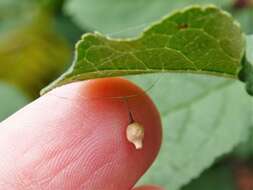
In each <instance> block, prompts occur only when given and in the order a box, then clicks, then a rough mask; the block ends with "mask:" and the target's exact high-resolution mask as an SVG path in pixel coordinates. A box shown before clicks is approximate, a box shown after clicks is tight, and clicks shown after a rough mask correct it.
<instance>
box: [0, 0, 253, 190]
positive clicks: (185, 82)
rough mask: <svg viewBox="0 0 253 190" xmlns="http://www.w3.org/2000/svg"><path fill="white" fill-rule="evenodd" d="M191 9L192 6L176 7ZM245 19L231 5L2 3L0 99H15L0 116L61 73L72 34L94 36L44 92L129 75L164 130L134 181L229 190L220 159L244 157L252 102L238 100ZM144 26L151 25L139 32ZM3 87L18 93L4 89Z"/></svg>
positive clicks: (252, 151)
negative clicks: (159, 144)
mask: <svg viewBox="0 0 253 190" xmlns="http://www.w3.org/2000/svg"><path fill="white" fill-rule="evenodd" d="M196 3H197V4H200V5H201V6H193V7H192V8H187V9H185V8H183V7H185V6H186V5H193V4H196ZM206 3H208V4H209V3H212V4H215V5H216V6H217V7H219V8H215V7H213V6H207V5H206ZM202 5H204V6H202ZM61 6H63V9H62V12H61V11H59V10H61ZM6 7H12V8H13V9H12V10H13V11H10V12H8V11H5V10H7V9H6ZM178 8H180V10H175V9H178ZM182 8H183V9H182ZM1 10H3V11H1ZM223 10H226V11H228V12H229V13H230V14H232V17H231V16H230V14H229V13H227V12H225V11H223ZM172 11H174V13H172V14H170V15H171V16H168V17H166V18H163V19H161V17H163V16H164V15H167V14H168V13H171V12H172ZM252 13H253V9H252V8H251V7H246V8H241V7H240V8H238V7H236V3H234V2H231V0H204V1H203V0H201V1H200V0H179V1H169V0H156V1H153V0H136V1H127V0H68V1H66V2H63V1H62V0H53V1H48V0H39V1H35V0H25V1H23V2H22V3H20V4H19V3H17V0H11V1H6V0H5V1H2V2H1V3H0V19H1V20H2V21H3V22H1V24H0V32H1V33H0V60H1V63H2V65H1V70H0V79H1V81H5V82H4V83H3V84H4V87H1V86H0V96H1V98H0V100H3V101H4V102H8V100H6V99H4V98H3V97H6V96H8V97H9V98H10V99H15V100H17V103H15V102H14V101H13V105H7V104H4V102H3V101H2V102H1V101H0V105H3V106H4V107H5V108H8V107H9V110H6V109H5V110H4V111H3V109H2V110H1V109H0V117H1V116H2V118H3V117H5V116H7V115H8V114H10V113H11V112H12V111H14V110H15V109H18V108H19V107H20V106H22V105H24V104H25V103H26V102H27V101H28V100H27V98H24V95H23V93H26V94H27V95H28V96H29V97H30V98H31V97H35V96H36V95H37V94H38V92H39V89H41V88H42V87H43V86H45V85H46V84H47V83H48V82H49V81H52V79H53V78H55V77H56V76H57V75H58V73H59V72H61V71H62V69H64V67H65V63H66V62H68V60H69V57H70V54H71V50H70V48H69V46H70V45H72V46H73V44H69V42H70V43H71V42H72V41H73V39H78V38H79V36H80V31H83V33H85V31H94V30H97V31H99V32H100V33H98V32H97V33H92V34H90V33H86V34H84V36H83V37H82V39H81V40H80V41H79V42H78V43H77V45H76V59H75V60H74V61H73V65H72V67H71V68H70V69H69V70H68V71H67V72H66V73H65V74H64V75H63V76H62V77H61V78H60V79H59V80H57V81H56V82H55V83H53V86H50V89H51V88H52V87H55V86H56V85H62V84H65V83H68V82H72V81H74V80H83V79H89V78H97V77H107V76H122V75H129V74H138V75H131V76H127V78H128V79H129V80H132V81H134V82H135V83H137V84H138V85H140V86H141V87H142V88H143V89H146V90H147V93H148V94H149V95H150V96H151V97H152V99H153V100H154V102H155V103H156V105H157V106H158V109H159V111H160V113H161V116H162V120H163V125H164V139H163V145H162V149H161V153H160V155H159V157H158V159H157V160H156V161H155V163H154V165H153V166H152V168H151V169H150V170H149V171H148V172H147V173H146V174H145V175H144V176H143V178H142V179H141V181H140V182H139V183H140V184H142V183H155V184H160V185H163V186H164V187H165V188H167V189H171V190H178V189H183V190H191V189H195V190H198V189H208V188H209V189H221V190H227V189H232V190H233V189H235V183H236V180H237V179H236V178H235V176H234V175H233V170H232V169H231V166H230V165H228V163H227V160H229V159H231V158H236V159H239V160H245V159H247V160H251V159H252V155H253V148H252V146H253V144H252V136H253V133H252V129H253V128H252V127H253V117H252V115H253V99H252V97H251V96H249V95H248V94H252V91H253V66H252V64H253V53H252V52H253V46H252V44H253V41H252V40H253V37H252V36H250V35H248V36H247V37H245V35H244V33H246V34H251V33H252V32H253V31H252V23H251V22H252V15H253V14H252ZM31 15H33V16H31ZM66 15H67V16H66ZM70 19H72V21H73V22H70ZM236 20H238V21H239V22H240V24H241V27H240V26H239V25H238V23H237V21H236ZM154 21H159V22H156V23H155V24H152V25H151V27H149V28H148V29H146V30H145V32H144V33H143V34H142V35H139V34H140V32H141V31H143V30H144V28H145V27H147V26H148V25H150V24H151V22H154ZM36 23H39V24H36ZM78 26H79V27H80V28H78ZM130 36H131V38H129V39H120V38H119V37H130ZM136 36H137V37H136ZM112 37H114V38H115V37H117V38H118V39H113V38H112ZM64 38H65V39H64ZM66 39H71V40H70V41H67V40H66ZM24 45H25V46H24ZM175 72H176V73H175ZM27 73H29V74H30V73H32V75H30V76H29V77H28V75H27ZM142 73H146V74H147V73H152V74H147V75H140V74H142ZM193 73H194V74H193ZM196 73H198V74H201V75H195V74H196ZM207 74H208V75H207ZM237 77H239V79H240V80H241V81H243V82H244V83H245V84H246V90H247V92H248V94H247V93H246V91H245V90H244V88H245V87H244V86H245V85H244V84H243V83H242V82H240V81H238V80H235V79H237ZM13 84H14V85H15V87H18V88H15V89H16V90H13V89H12V90H8V91H7V90H6V89H7V86H8V85H9V86H8V89H11V88H12V87H13ZM2 86H3V85H2ZM17 89H22V91H23V93H22V92H20V91H18V90H17ZM14 91H15V93H14ZM3 92H4V93H3ZM7 92H9V93H10V94H12V95H6V94H7ZM1 113H2V115H1ZM0 119H1V118H0ZM218 161H219V164H218V165H217V164H216V162H218ZM220 161H221V162H220ZM223 162H224V163H225V164H220V163H223Z"/></svg>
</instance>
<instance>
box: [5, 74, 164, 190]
mask: <svg viewBox="0 0 253 190" xmlns="http://www.w3.org/2000/svg"><path fill="white" fill-rule="evenodd" d="M133 94H138V96H132V97H131V98H128V101H127V103H126V101H125V100H124V99H123V98H110V97H115V96H128V95H133ZM127 107H129V108H127ZM129 110H130V111H131V113H132V115H133V117H134V119H135V120H136V121H138V122H140V123H141V124H142V125H143V126H144V128H145V137H144V146H143V148H142V149H141V150H136V149H135V147H134V146H133V144H131V143H129V142H128V141H127V139H126V135H125V132H126V127H127V125H128V124H129ZM161 135H162V132H161V122H160V117H159V113H158V111H157V109H156V108H155V106H154V104H153V103H152V101H151V100H150V99H149V97H148V96H147V95H146V94H145V93H144V92H143V91H142V90H141V89H140V88H138V87H136V86H135V85H133V84H132V83H130V82H128V81H126V80H124V79H119V78H108V79H97V80H90V81H86V82H77V83H72V84H68V85H65V86H63V87H60V88H57V89H55V90H53V91H51V92H49V93H48V94H46V95H44V96H43V97H41V98H39V99H38V100H36V101H35V102H33V103H31V104H30V105H28V106H26V107H25V108H23V109H22V110H20V111H19V112H17V113H16V114H14V115H13V116H11V117H10V118H8V119H7V120H5V121H4V122H2V123H1V124H0V155H4V156H1V157H0V189H5V190H35V189H36V190H38V189H39V190H40V189H42V190H58V189H59V190H84V189H85V190H129V189H131V188H132V187H133V186H134V184H135V183H136V181H137V180H138V179H139V178H140V176H142V175H143V173H144V172H145V171H146V170H147V168H148V167H149V166H150V164H151V163H152V162H153V160H154V159H155V157H156V155H157V153H158V151H159V148H160V144H161Z"/></svg>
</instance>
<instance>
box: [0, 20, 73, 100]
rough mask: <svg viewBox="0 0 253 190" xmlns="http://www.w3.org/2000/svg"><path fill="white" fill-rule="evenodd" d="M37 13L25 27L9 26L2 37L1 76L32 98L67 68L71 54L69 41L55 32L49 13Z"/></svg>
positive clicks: (0, 38) (0, 49) (0, 50)
mask: <svg viewBox="0 0 253 190" xmlns="http://www.w3.org/2000/svg"><path fill="white" fill-rule="evenodd" d="M36 16H37V17H35V18H34V20H33V21H31V22H27V23H26V24H25V25H24V26H23V27H22V29H20V28H19V30H17V31H16V30H13V29H8V30H6V31H5V32H4V33H2V35H1V37H0V60H1V63H2V64H1V70H0V79H1V80H4V81H6V82H8V83H10V84H13V85H16V86H17V87H19V88H20V89H21V90H23V92H24V93H27V94H28V96H30V97H38V95H39V93H38V92H39V90H40V89H41V88H43V87H44V86H45V85H47V84H48V83H49V81H51V80H53V79H54V78H55V77H56V76H57V75H58V74H59V73H60V72H61V71H63V69H64V67H65V65H66V63H68V61H69V60H70V56H71V53H70V49H69V46H68V44H67V42H66V41H65V40H64V39H63V38H61V37H60V36H58V35H57V33H55V31H54V30H53V28H52V23H51V21H50V19H49V18H48V17H47V15H36ZM28 57H29V59H28ZM29 73H32V74H29Z"/></svg>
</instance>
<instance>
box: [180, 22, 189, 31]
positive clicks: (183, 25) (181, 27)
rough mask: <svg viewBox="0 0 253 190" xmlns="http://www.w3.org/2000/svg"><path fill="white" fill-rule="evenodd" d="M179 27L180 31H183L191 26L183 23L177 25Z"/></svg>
mask: <svg viewBox="0 0 253 190" xmlns="http://www.w3.org/2000/svg"><path fill="white" fill-rule="evenodd" d="M177 27H178V28H179V29H180V30H182V29H187V28H188V27H189V26H188V24H187V23H182V24H179V25H177Z"/></svg>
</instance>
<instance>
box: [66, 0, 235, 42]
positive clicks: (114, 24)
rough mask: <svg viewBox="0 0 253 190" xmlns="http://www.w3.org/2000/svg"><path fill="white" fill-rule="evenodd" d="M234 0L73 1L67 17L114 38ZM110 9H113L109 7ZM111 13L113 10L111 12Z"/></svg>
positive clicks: (70, 2) (136, 32) (67, 6)
mask: <svg viewBox="0 0 253 190" xmlns="http://www.w3.org/2000/svg"><path fill="white" fill-rule="evenodd" d="M230 2H231V1H230V0H179V1H170V0H156V1H153V0H135V1H134V2H133V1H125V0H69V1H67V3H66V5H65V12H66V14H68V15H70V16H71V17H72V18H73V20H74V21H75V22H76V23H77V24H78V25H79V26H81V27H82V28H84V29H87V28H89V29H90V30H92V31H93V30H98V31H99V32H101V33H103V34H107V35H109V36H114V37H116V36H117V37H126V36H135V35H137V34H139V33H140V32H141V31H143V29H144V28H145V27H147V26H149V25H150V23H152V22H154V21H156V20H159V19H160V18H161V17H162V16H164V15H167V14H168V13H169V12H171V11H174V10H175V9H178V8H183V7H185V6H187V5H192V4H207V3H208V4H210V3H213V4H215V5H218V6H219V7H222V6H223V5H227V4H228V3H230ZM112 5H113V8H111V6H112ZM109 7H110V8H109ZM109 10H110V11H109Z"/></svg>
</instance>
